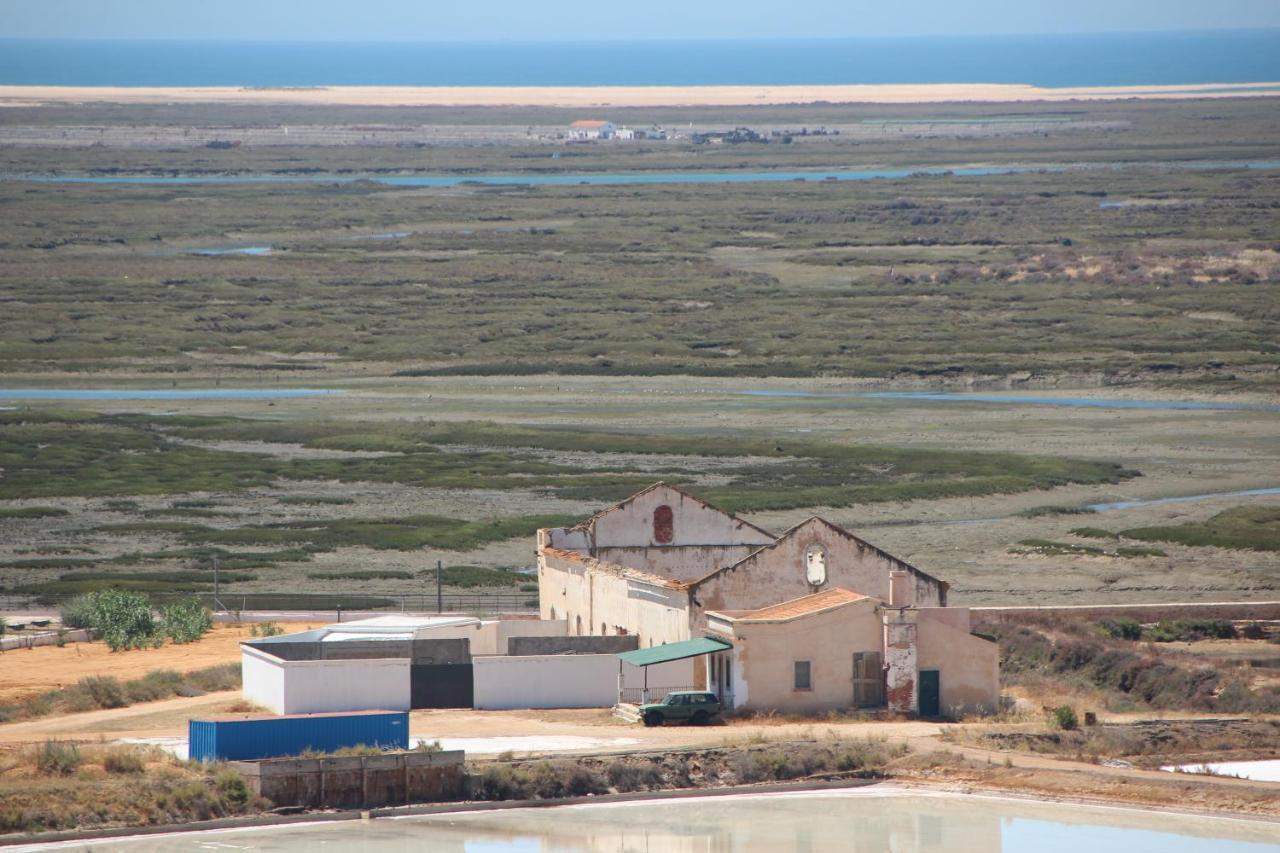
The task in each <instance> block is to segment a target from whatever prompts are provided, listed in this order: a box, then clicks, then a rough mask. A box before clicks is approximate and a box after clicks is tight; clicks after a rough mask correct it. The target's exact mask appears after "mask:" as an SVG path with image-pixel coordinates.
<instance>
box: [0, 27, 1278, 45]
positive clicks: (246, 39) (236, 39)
mask: <svg viewBox="0 0 1280 853" xmlns="http://www.w3.org/2000/svg"><path fill="white" fill-rule="evenodd" d="M1206 33H1215V34H1216V33H1239V34H1246V33H1247V34H1257V35H1265V34H1274V35H1280V27H1272V26H1266V27H1202V28H1195V29H1186V28H1174V29H1151V30H1075V31H1064V32H1055V31H1044V30H1022V31H1015V32H985V33H912V34H902V33H899V34H888V33H882V34H874V35H866V34H859V35H839V36H830V35H803V36H802V35H796V36H764V35H759V36H730V37H717V36H680V35H676V36H636V37H632V38H615V37H592V36H580V37H574V38H544V39H528V38H474V37H458V38H435V39H419V38H386V37H380V38H338V37H312V38H287V37H286V38H270V37H267V38H261V37H253V36H218V37H205V36H185V35H174V36H103V37H99V36H87V37H86V36H9V35H0V43H3V42H79V43H99V44H101V43H112V42H120V43H129V44H137V43H143V42H155V43H172V42H181V43H190V44H228V43H232V44H423V45H428V44H429V45H456V44H494V45H497V44H520V45H535V44H547V45H565V44H662V43H670V42H679V43H686V42H699V43H706V42H715V43H722V44H732V43H753V42H840V41H901V40H916V39H919V40H925V39H957V40H964V39H985V38H1025V37H1044V38H1079V37H1099V36H1102V37H1124V36H1175V35H1202V34H1206Z"/></svg>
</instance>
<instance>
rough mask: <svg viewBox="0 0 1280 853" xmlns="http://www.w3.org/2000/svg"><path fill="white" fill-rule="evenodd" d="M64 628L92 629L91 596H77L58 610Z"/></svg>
mask: <svg viewBox="0 0 1280 853" xmlns="http://www.w3.org/2000/svg"><path fill="white" fill-rule="evenodd" d="M59 616H60V617H61V618H62V627H64V628H92V627H93V596H92V595H77V596H76V597H75V598H73V599H71V600H70V601H68V602H67V603H66V604H64V605H62V607H60V608H59Z"/></svg>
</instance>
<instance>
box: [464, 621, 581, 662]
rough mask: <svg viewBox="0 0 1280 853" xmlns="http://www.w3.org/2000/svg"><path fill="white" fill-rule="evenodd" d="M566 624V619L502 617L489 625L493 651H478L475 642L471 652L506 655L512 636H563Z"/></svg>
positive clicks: (474, 653)
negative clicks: (508, 642) (508, 641)
mask: <svg viewBox="0 0 1280 853" xmlns="http://www.w3.org/2000/svg"><path fill="white" fill-rule="evenodd" d="M565 625H566V621H565V620H564V619H554V620H552V619H501V620H498V621H496V622H491V623H488V626H487V627H488V632H489V633H490V634H491V635H492V640H493V651H491V652H490V651H483V652H482V651H477V650H476V648H475V646H474V644H473V645H472V648H471V653H472V654H473V655H476V654H484V655H491V654H492V655H505V654H506V653H507V640H509V639H511V638H512V637H563V636H564V635H565Z"/></svg>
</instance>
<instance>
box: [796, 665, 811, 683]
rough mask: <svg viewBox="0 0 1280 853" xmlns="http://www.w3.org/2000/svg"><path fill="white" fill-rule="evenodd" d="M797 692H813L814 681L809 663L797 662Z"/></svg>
mask: <svg viewBox="0 0 1280 853" xmlns="http://www.w3.org/2000/svg"><path fill="white" fill-rule="evenodd" d="M795 689H796V690H812V689H813V679H812V677H811V676H810V672H809V661H807V660H798V661H796V686H795Z"/></svg>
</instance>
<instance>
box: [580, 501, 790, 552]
mask: <svg viewBox="0 0 1280 853" xmlns="http://www.w3.org/2000/svg"><path fill="white" fill-rule="evenodd" d="M663 505H666V506H669V507H671V510H672V513H673V515H674V522H675V523H674V525H673V529H672V533H673V537H672V540H671V542H669V543H666V544H667V545H751V544H755V545H767V544H768V543H770V542H772V541H773V538H772V537H771V536H769V535H767V534H765V533H761V532H760V531H759V530H756V529H755V528H754V527H752V526H750V525H749V524H747V523H746V522H744V521H741V520H740V519H737V518H734V517H733V516H731V515H729V514H727V513H724V512H721V511H720V510H717V509H712V508H711V507H709V506H707V505H706V504H704V503H702V502H701V501H699V500H696V499H694V498H691V497H689V496H688V495H685V494H683V493H681V492H679V491H677V490H675V489H672V488H670V487H668V486H660V487H658V488H655V489H651V490H649V491H647V492H643V493H642V494H639V495H636V496H635V497H633V498H631V499H629V500H628V501H626V502H625V503H624V504H623V505H622V506H621V507H619V508H618V509H615V510H613V511H611V512H606V513H604V514H603V515H601V516H600V517H599V518H597V519H596V520H595V522H594V530H593V533H594V536H593V539H594V541H593V543H592V544H593V545H594V546H595V547H596V548H604V547H611V548H617V547H629V546H640V547H647V546H651V545H659V544H660V543H658V542H656V541H655V540H654V538H653V511H654V510H655V509H657V508H658V507H660V506H663Z"/></svg>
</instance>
